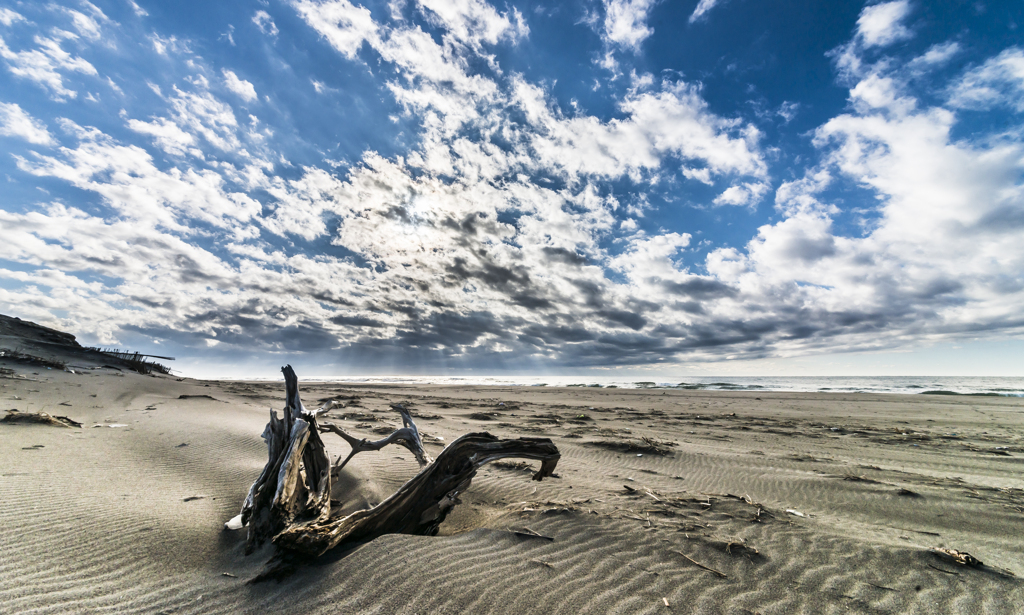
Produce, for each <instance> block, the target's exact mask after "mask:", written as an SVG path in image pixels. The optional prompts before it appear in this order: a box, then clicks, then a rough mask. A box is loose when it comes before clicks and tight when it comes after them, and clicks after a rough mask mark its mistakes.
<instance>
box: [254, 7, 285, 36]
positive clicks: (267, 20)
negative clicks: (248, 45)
mask: <svg viewBox="0 0 1024 615" xmlns="http://www.w3.org/2000/svg"><path fill="white" fill-rule="evenodd" d="M252 22H253V23H254V24H256V27H257V28H259V30H260V32H262V33H264V34H266V35H267V36H277V35H278V32H279V31H278V29H277V24H275V23H274V18H273V17H271V16H270V13H268V12H266V11H263V10H259V11H256V13H255V14H254V15H253V16H252Z"/></svg>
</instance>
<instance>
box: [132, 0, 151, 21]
mask: <svg viewBox="0 0 1024 615" xmlns="http://www.w3.org/2000/svg"><path fill="white" fill-rule="evenodd" d="M128 4H130V5H131V7H132V11H134V12H135V15H136V17H146V16H147V15H149V13H148V12H147V11H146V9H144V8H142V7H141V6H139V4H138V3H137V2H135V0H128Z"/></svg>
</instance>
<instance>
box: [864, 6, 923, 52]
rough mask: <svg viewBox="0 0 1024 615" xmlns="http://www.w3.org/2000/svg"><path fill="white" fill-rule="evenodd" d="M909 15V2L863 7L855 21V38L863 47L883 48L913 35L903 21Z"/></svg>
mask: <svg viewBox="0 0 1024 615" xmlns="http://www.w3.org/2000/svg"><path fill="white" fill-rule="evenodd" d="M909 14H910V0H895V1H894V2H882V3H879V4H872V5H869V6H867V7H864V10H863V11H861V13H860V17H859V18H858V19H857V36H858V37H859V38H860V41H861V42H862V44H863V45H864V46H865V47H884V46H886V45H891V44H893V43H895V42H898V41H902V40H905V39H908V38H910V37H912V36H913V35H914V33H913V32H911V31H910V29H909V28H907V27H906V26H905V25H903V23H902V22H903V20H904V19H905V18H906V17H907V15H909Z"/></svg>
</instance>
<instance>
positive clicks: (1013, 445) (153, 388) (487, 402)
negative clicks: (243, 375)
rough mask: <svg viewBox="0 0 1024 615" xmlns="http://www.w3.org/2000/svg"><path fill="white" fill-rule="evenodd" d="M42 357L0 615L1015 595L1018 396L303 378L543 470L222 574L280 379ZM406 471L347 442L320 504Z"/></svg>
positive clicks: (28, 374)
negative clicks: (476, 436)
mask: <svg viewBox="0 0 1024 615" xmlns="http://www.w3.org/2000/svg"><path fill="white" fill-rule="evenodd" d="M51 350H53V351H54V356H55V358H57V359H60V358H61V356H64V358H65V359H67V360H69V361H70V364H69V368H70V369H71V370H73V371H74V373H71V372H68V371H61V370H60V369H47V368H46V367H40V366H39V365H27V364H24V363H20V362H12V361H6V360H3V359H0V368H6V369H8V370H11V372H13V373H7V374H5V375H2V376H0V411H3V410H9V409H17V410H18V411H19V412H23V413H24V412H45V413H49V414H53V415H63V416H67V417H68V418H70V419H73V420H75V421H78V422H80V423H82V424H83V427H82V428H72V427H63V426H53V425H45V424H7V423H0V467H2V476H0V552H2V553H3V557H2V558H0V612H3V613H111V612H112V613H129V612H144V613H220V612H224V613H264V612H285V613H300V612H301V613H408V614H412V613H494V614H498V613H545V614H547V613H723V614H750V613H760V614H763V615H768V614H783V613H785V614H794V613H1008V614H1009V613H1021V612H1024V581H1022V578H1024V489H1022V488H1024V482H1022V469H1024V400H1021V399H1013V398H996V397H960V396H930V395H915V396H897V395H892V396H885V395H865V394H807V393H799V394H796V393H745V392H721V391H715V392H707V391H679V390H667V391H663V390H624V389H596V388H540V387H529V388H524V387H518V388H516V387H473V386H464V387H439V386H438V387H435V386H415V387H413V386H398V385H394V386H350V385H337V384H323V383H320V384H318V383H310V382H303V383H302V384H301V390H302V394H303V399H304V400H305V401H306V402H307V404H309V405H313V404H314V403H316V402H317V401H318V400H322V399H327V398H340V399H342V400H343V401H344V403H345V406H346V407H344V408H341V409H337V410H334V411H332V412H331V417H332V418H331V420H333V421H334V422H336V423H338V424H340V425H342V426H344V428H345V429H346V430H348V431H350V432H351V433H356V434H362V435H365V436H367V437H374V436H376V432H375V431H374V430H383V429H385V428H387V427H388V426H395V425H398V424H399V417H398V415H397V414H395V413H394V412H392V411H390V410H389V409H388V404H389V403H393V402H404V403H407V404H408V405H409V406H411V407H412V408H413V409H414V411H415V416H417V419H416V420H417V422H418V425H419V426H420V429H421V431H422V432H423V433H424V434H425V444H426V447H427V450H428V453H430V454H432V455H436V454H437V452H438V451H440V450H441V448H442V447H443V446H444V443H446V442H450V441H451V440H452V439H454V438H456V437H458V436H459V435H461V434H463V433H467V432H472V431H488V432H491V433H493V434H496V435H499V436H505V437H518V436H523V435H525V436H544V437H550V438H551V439H552V440H553V441H554V442H555V443H556V444H557V446H558V447H559V449H560V450H561V452H562V459H561V461H560V463H559V466H558V469H557V470H556V472H557V474H558V475H559V478H552V479H546V480H544V481H543V482H540V483H537V482H533V481H531V480H530V471H529V470H528V469H525V468H523V467H519V466H517V465H516V464H499V465H490V466H486V467H485V468H484V469H483V470H481V472H480V473H479V474H478V476H477V478H476V479H475V480H474V482H473V485H472V487H471V488H470V490H469V492H468V493H467V494H465V495H464V496H462V503H461V505H459V506H457V507H456V509H455V511H454V513H453V514H452V516H451V517H449V519H448V520H447V521H446V522H445V524H444V525H443V526H442V531H441V534H442V535H440V536H437V537H422V536H400V535H391V536H385V537H382V538H379V539H377V540H374V541H372V542H370V543H367V544H364V545H362V546H360V547H358V548H356V549H354V550H350V551H348V552H345V553H329V554H328V555H327V556H325V557H323V558H321V559H320V560H318V561H316V562H313V563H310V564H308V565H304V566H301V567H300V568H299V569H298V570H297V571H296V572H295V573H294V574H293V575H292V576H290V577H288V578H286V579H284V580H283V581H281V582H273V581H270V582H266V583H261V584H256V585H249V584H246V581H247V580H248V579H251V578H253V577H254V576H255V575H256V574H258V573H259V572H260V570H261V569H262V567H263V565H264V564H265V563H266V561H267V560H268V559H269V557H270V555H271V551H270V549H269V548H265V549H263V550H261V551H258V552H256V553H254V554H252V555H250V556H248V557H246V556H244V555H243V543H244V533H243V532H230V531H226V530H224V529H223V524H224V522H225V521H227V520H228V519H229V518H231V517H233V516H234V515H235V514H237V512H238V509H239V506H240V504H241V501H242V498H243V497H244V495H245V492H246V490H247V489H248V486H249V485H250V483H251V482H252V480H253V479H254V478H255V477H256V476H257V475H258V473H259V472H260V470H261V469H262V467H263V464H264V463H265V462H266V448H265V446H264V445H263V442H262V441H261V440H260V438H259V434H260V433H261V432H262V430H263V427H264V425H265V423H266V421H267V414H268V409H269V408H275V409H278V410H280V409H281V408H282V407H283V406H284V385H283V381H282V382H280V383H266V382H263V383H246V382H203V381H198V380H191V379H178V378H175V377H174V376H165V375H152V376H147V375H141V374H137V373H132V372H129V371H124V370H121V371H119V370H116V369H112V368H110V367H101V365H100V363H101V361H97V360H95V357H93V358H92V359H89V358H88V357H85V356H84V355H82V354H80V353H79V354H75V353H74V352H70V353H68V354H66V355H61V356H58V355H60V353H59V352H58V351H57V350H54V349H52V348H51ZM294 366H295V368H296V370H297V371H298V373H299V375H300V376H301V374H302V365H301V363H298V362H296V364H295V365H294ZM183 396H184V397H183ZM190 396H191V397H190ZM644 438H647V439H648V440H649V441H645V440H644ZM325 440H326V441H327V443H328V446H329V447H330V449H331V451H332V453H333V454H335V455H340V454H346V453H347V446H346V445H345V444H344V442H343V441H342V440H341V439H340V438H337V437H334V436H331V435H329V434H328V435H326V436H325ZM650 440H653V441H654V444H653V445H652V444H651V442H650ZM534 465H535V464H534ZM417 468H418V466H417V464H416V463H415V461H414V460H413V458H412V455H411V454H410V453H409V452H408V451H406V450H405V449H402V448H400V447H389V448H386V449H384V450H383V451H381V452H379V453H364V454H361V455H358V456H356V457H355V458H354V459H353V461H352V462H351V463H350V464H349V466H348V467H347V468H346V470H345V476H344V480H343V481H342V482H341V484H340V485H339V487H338V488H339V489H341V490H343V491H338V492H337V493H339V494H341V495H340V496H336V497H344V498H348V499H350V500H351V501H352V502H355V503H358V504H360V505H367V504H373V503H376V502H379V501H380V500H381V499H383V498H384V497H387V495H388V494H390V493H391V492H393V491H394V490H395V489H396V488H397V487H398V486H400V485H401V484H402V483H403V482H404V481H405V480H407V479H408V478H410V477H411V476H413V475H414V474H415V472H416V471H417ZM526 528H529V530H526ZM509 530H519V531H520V532H519V533H515V532H513V531H509ZM530 532H536V533H538V534H541V535H543V536H546V537H548V538H551V539H553V540H547V539H544V538H531V537H528V536H525V535H524V534H528V533H530ZM934 547H944V548H950V549H958V550H962V551H966V552H968V553H970V554H971V555H973V556H974V557H976V558H978V559H980V560H981V561H983V562H984V563H985V564H986V567H984V568H968V567H964V566H958V565H956V564H953V563H949V562H946V561H943V560H942V559H940V558H938V557H937V556H935V555H934V554H933V553H931V552H930V551H929V549H931V548H934Z"/></svg>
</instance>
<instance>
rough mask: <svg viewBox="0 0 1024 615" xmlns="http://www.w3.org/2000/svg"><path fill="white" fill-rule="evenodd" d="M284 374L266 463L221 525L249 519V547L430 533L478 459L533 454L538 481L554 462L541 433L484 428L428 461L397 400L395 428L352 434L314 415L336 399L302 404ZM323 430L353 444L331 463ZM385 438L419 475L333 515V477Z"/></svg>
mask: <svg viewBox="0 0 1024 615" xmlns="http://www.w3.org/2000/svg"><path fill="white" fill-rule="evenodd" d="M282 372H283V373H284V378H285V386H286V389H287V401H286V404H285V408H284V416H283V418H281V419H278V418H277V413H276V412H274V411H273V410H271V411H270V422H269V423H267V427H266V429H264V431H263V439H264V440H265V441H266V443H267V450H268V454H269V458H268V460H267V465H266V466H265V467H264V468H263V472H262V473H261V474H260V475H259V477H258V478H257V479H256V481H255V482H254V483H253V484H252V487H250V489H249V493H248V494H247V495H246V497H245V501H244V502H243V504H242V511H241V513H240V514H239V515H238V516H237V517H235V518H234V519H232V520H231V521H229V522H228V523H227V524H226V526H227V527H228V528H229V529H240V528H242V527H243V526H245V525H247V524H248V526H249V533H248V537H247V544H246V552H247V553H251V552H252V551H253V550H255V549H256V548H257V547H258V546H260V545H261V544H263V543H265V542H266V541H267V540H271V541H272V542H273V543H274V544H275V545H277V546H278V547H279V548H281V549H284V550H286V551H289V552H298V553H304V554H308V555H321V554H323V553H325V552H326V551H328V550H330V549H332V548H334V547H337V546H339V545H343V544H353V543H357V542H363V541H367V540H372V539H373V538H376V537H377V536H381V535H383V534H395V533H399V534H420V535H434V534H436V533H437V531H438V527H439V526H440V524H441V523H442V522H443V521H444V519H445V517H446V516H447V515H448V513H449V512H450V511H451V509H452V508H453V507H454V506H455V504H456V503H458V496H459V494H461V493H462V492H464V491H465V490H466V489H467V488H468V487H469V485H470V483H471V481H472V479H473V477H474V476H475V475H476V471H477V470H478V469H479V468H480V467H481V466H482V465H484V464H486V463H488V462H490V461H495V460H498V459H503V458H506V457H521V458H526V459H535V460H538V461H540V462H541V467H540V470H538V471H537V473H536V474H534V476H533V479H534V480H541V479H542V478H544V477H545V476H550V475H551V474H552V472H554V470H555V466H556V464H557V463H558V459H559V456H560V455H559V453H558V449H557V448H556V447H555V445H554V444H553V443H552V442H551V440H549V439H547V438H519V439H516V440H502V439H499V438H496V437H494V436H492V435H490V434H487V433H473V434H467V435H465V436H462V437H461V438H458V439H457V440H455V441H454V442H452V443H451V444H449V445H448V447H447V448H445V449H444V450H443V451H441V453H440V454H439V455H438V457H437V459H436V460H433V461H431V459H430V457H429V456H428V455H427V454H426V452H425V451H424V450H423V442H422V441H421V439H420V434H419V431H418V430H417V428H416V424H415V423H414V422H413V420H412V416H411V415H410V413H409V411H408V410H406V409H405V408H404V407H403V406H401V405H393V406H392V408H393V409H395V410H396V411H398V412H399V414H400V415H401V416H402V423H403V426H402V427H401V428H400V429H397V430H396V431H395V432H394V433H392V434H391V435H389V436H387V437H386V438H383V439H381V440H377V441H375V442H371V441H369V440H366V439H361V438H356V437H354V436H352V435H350V434H348V433H346V432H345V431H344V430H342V429H341V428H339V427H338V426H336V425H333V424H330V423H325V424H323V425H318V424H317V417H318V416H319V415H320V414H322V413H324V412H326V411H327V410H329V409H331V408H332V407H333V405H334V402H332V401H329V402H327V403H326V404H325V405H324V406H322V407H320V408H318V409H316V410H307V409H306V408H305V407H304V406H303V405H302V401H301V400H300V398H299V390H298V378H297V377H296V375H295V371H294V370H293V369H292V368H291V366H290V365H289V366H286V367H284V368H283V369H282ZM328 432H329V433H334V434H336V435H338V436H340V437H341V438H342V439H344V440H345V441H346V442H347V443H348V444H349V446H350V447H351V449H352V450H351V452H350V453H349V455H348V456H347V457H346V458H345V459H344V460H341V458H340V457H339V458H338V460H337V461H336V462H335V463H334V464H331V462H330V458H329V457H328V454H327V450H326V447H325V446H324V443H323V440H322V439H321V438H320V434H321V433H328ZM388 444H399V445H402V446H404V447H406V448H407V449H409V450H410V451H411V452H412V453H413V455H415V457H416V460H417V461H418V462H419V464H420V467H421V470H420V472H419V474H417V475H416V476H415V477H413V478H412V479H411V480H409V481H408V482H407V483H405V485H403V486H402V487H401V488H400V489H399V490H398V491H397V492H395V493H394V494H393V495H391V496H390V497H388V498H387V499H386V500H384V501H383V502H381V503H380V504H378V505H377V506H374V507H373V508H370V509H367V510H360V511H357V512H354V513H352V514H350V515H348V516H344V517H342V516H340V515H335V516H332V514H331V484H332V480H333V479H334V478H336V477H338V476H339V474H340V472H341V471H342V469H343V468H344V467H345V465H346V464H347V463H348V462H349V460H350V459H352V457H353V456H354V455H356V454H357V453H360V452H365V451H377V450H380V449H382V448H384V447H385V446H387V445H388Z"/></svg>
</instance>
